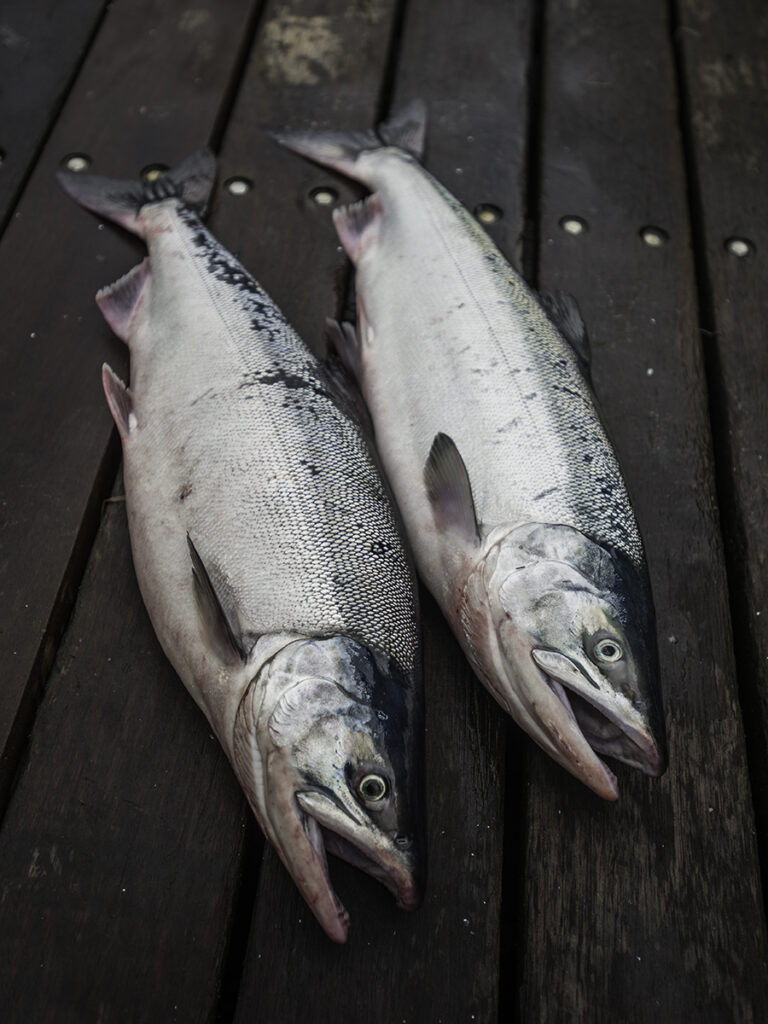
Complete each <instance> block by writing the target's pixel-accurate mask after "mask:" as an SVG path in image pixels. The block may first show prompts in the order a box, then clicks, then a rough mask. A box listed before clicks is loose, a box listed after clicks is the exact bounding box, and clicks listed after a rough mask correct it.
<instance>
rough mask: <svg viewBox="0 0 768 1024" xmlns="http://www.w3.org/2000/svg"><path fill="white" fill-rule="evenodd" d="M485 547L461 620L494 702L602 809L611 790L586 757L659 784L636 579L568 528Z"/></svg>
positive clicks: (648, 656)
mask: <svg viewBox="0 0 768 1024" xmlns="http://www.w3.org/2000/svg"><path fill="white" fill-rule="evenodd" d="M489 540H490V547H489V550H488V552H487V554H486V556H485V558H483V559H482V560H481V561H480V562H479V563H478V565H477V566H476V568H475V570H474V571H473V573H471V574H470V576H469V579H468V580H467V584H466V586H465V588H464V600H463V603H462V612H461V614H462V624H463V627H464V629H465V633H466V636H467V641H468V644H469V646H470V648H471V649H472V651H473V656H474V659H475V660H476V661H478V662H480V663H481V664H485V665H488V666H490V667H491V671H490V673H488V672H486V681H487V683H488V685H489V686H490V687H491V689H492V690H493V692H494V693H495V694H496V696H497V699H499V700H500V702H501V703H502V704H504V705H505V706H506V707H507V708H508V710H509V711H510V713H511V714H512V715H513V716H514V717H515V718H516V720H517V721H518V722H519V723H520V724H521V725H522V726H523V728H525V729H526V731H527V732H529V733H530V734H531V736H533V738H534V739H535V740H536V741H537V742H538V743H539V744H540V746H542V747H543V748H544V749H545V750H546V751H547V752H548V753H549V754H550V755H551V756H552V757H554V758H555V760H557V761H558V762H559V763H560V764H562V765H563V766H564V767H565V768H567V769H568V770H569V771H571V772H572V773H573V774H574V775H576V776H577V777H579V778H581V779H582V781H584V782H585V783H586V784H587V785H589V786H590V787H591V788H592V789H594V790H595V792H597V793H599V794H600V795H601V796H603V797H605V798H606V799H616V797H617V796H618V790H617V788H616V781H615V777H614V776H613V773H612V772H611V771H610V770H609V769H608V767H607V766H606V765H605V764H604V763H603V762H602V760H601V759H600V758H599V757H597V756H596V755H597V754H604V755H607V756H609V757H612V758H615V759H616V760H618V761H622V762H623V763H625V764H628V765H631V766H632V767H635V768H639V769H640V770H641V771H643V772H645V773H646V774H648V775H660V774H661V773H662V772H663V771H664V768H665V754H664V729H663V720H662V716H661V710H660V702H659V697H658V656H657V650H656V633H655V621H654V614H653V606H652V602H651V597H650V589H649V585H648V581H647V579H646V578H645V576H644V574H643V573H642V572H641V571H640V570H639V569H638V568H637V567H636V566H634V565H633V564H632V563H631V562H630V561H629V559H627V558H626V557H625V556H623V555H621V554H620V553H618V552H609V551H607V550H606V549H605V548H604V547H602V546H601V545H599V544H597V543H595V542H594V541H593V540H591V539H590V538H588V537H586V536H584V534H582V533H580V532H579V531H578V530H576V529H574V528H573V527H570V526H562V525H550V524H540V523H532V524H526V525H524V526H521V527H518V528H516V529H513V530H511V531H506V532H505V531H504V530H500V531H497V539H496V540H495V543H494V538H493V535H491V537H490V538H489ZM489 674H490V677H491V678H490V679H488V675H489Z"/></svg>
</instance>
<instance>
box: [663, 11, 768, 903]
mask: <svg viewBox="0 0 768 1024" xmlns="http://www.w3.org/2000/svg"><path fill="white" fill-rule="evenodd" d="M678 7H679V16H680V26H679V30H678V33H677V39H678V41H679V45H680V48H681V53H682V57H683V70H684V93H685V96H686V99H687V114H688V123H689V127H690V135H689V138H690V146H691V150H690V156H691V161H692V167H693V172H694V177H695V187H696V194H697V199H698V212H699V221H698V228H699V233H698V235H697V239H698V241H699V243H700V246H699V247H700V251H701V254H702V257H703V261H702V264H701V266H700V276H701V281H700V284H701V288H702V292H703V305H704V307H705V308H704V317H705V321H706V322H705V324H704V326H705V327H706V329H707V333H706V334H705V336H704V345H705V351H706V353H707V355H708V357H709V364H708V369H709V370H710V371H711V372H710V385H711V387H712V392H713V393H712V406H713V412H714V417H715V428H716V437H715V441H716V448H715V451H716V454H717V456H718V467H717V468H718V481H719V485H720V486H719V497H720V505H721V511H722V516H723V526H724V532H725V539H726V554H727V556H728V562H729V566H728V568H729V577H730V584H731V603H732V606H733V624H734V636H735V641H736V662H737V666H738V669H739V677H740V681H741V698H742V703H743V705H744V708H745V712H746V714H745V722H746V725H747V730H748V731H747V735H748V740H749V752H750V768H751V772H752V789H753V793H754V795H755V800H756V808H757V812H758V825H759V838H760V840H761V843H762V847H763V863H764V864H765V863H766V846H765V844H766V843H768V577H767V576H766V572H765V567H766V565H768V542H767V541H766V531H765V510H766V508H768V415H767V414H766V409H767V406H766V399H765V387H766V381H768V349H766V345H765V338H766V333H767V332H768V313H767V312H766V299H765V288H766V272H765V259H766V253H768V210H767V209H766V204H765V174H766V170H768V138H766V132H765V126H766V124H768V67H767V66H766V60H765V53H766V46H768V17H766V12H765V9H764V6H763V5H762V4H758V3H755V2H752V0H740V2H738V3H731V4H728V5H727V7H726V6H722V7H721V6H719V5H701V4H694V3H690V2H683V3H681V4H679V5H678ZM739 243H744V244H746V249H747V251H746V254H745V255H739V253H741V252H742V249H741V248H739ZM764 870H765V868H764ZM766 883H768V877H766V876H765V875H764V878H763V884H764V886H765V885H766Z"/></svg>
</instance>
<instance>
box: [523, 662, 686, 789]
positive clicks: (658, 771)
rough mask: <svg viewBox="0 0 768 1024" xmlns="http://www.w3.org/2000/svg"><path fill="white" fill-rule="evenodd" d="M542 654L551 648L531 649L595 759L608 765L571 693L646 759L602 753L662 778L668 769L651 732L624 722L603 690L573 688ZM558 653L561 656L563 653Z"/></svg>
mask: <svg viewBox="0 0 768 1024" xmlns="http://www.w3.org/2000/svg"><path fill="white" fill-rule="evenodd" d="M541 653H543V654H547V653H549V650H548V649H547V648H536V647H534V648H533V649H532V650H531V657H532V659H533V661H534V662H535V664H536V667H537V668H538V670H539V671H540V672H541V673H542V675H543V676H544V679H545V680H546V682H547V684H548V685H549V687H550V689H552V691H553V692H554V693H555V694H556V695H557V697H558V698H559V700H560V701H561V703H562V704H563V705H564V707H565V708H566V710H567V711H568V714H569V715H570V717H571V719H572V720H573V722H574V724H575V726H576V728H578V730H579V731H580V732H581V734H582V736H583V738H584V741H585V742H586V743H587V744H589V746H590V748H591V749H592V751H593V753H594V754H595V757H596V758H597V759H598V760H599V761H600V763H601V764H604V762H603V760H602V758H600V757H599V755H598V753H597V749H596V745H599V744H600V739H599V737H596V736H590V734H589V733H588V732H586V731H585V729H584V727H583V725H582V724H581V722H579V720H578V717H577V715H576V713H575V711H574V710H573V706H572V704H571V700H570V699H569V698H568V692H570V693H571V694H573V695H575V696H576V697H577V698H578V699H580V700H582V701H584V702H585V703H586V704H589V705H590V706H591V707H593V708H594V709H595V710H596V711H598V712H599V713H600V714H601V715H602V716H603V717H604V718H605V719H607V720H608V721H609V722H611V723H612V724H613V725H614V726H615V727H616V728H617V729H618V730H619V733H620V734H621V735H622V736H625V737H626V738H627V739H629V740H630V742H631V743H633V744H634V745H635V747H637V748H638V750H639V751H640V752H641V754H642V755H643V756H642V758H638V759H636V760H632V761H630V760H628V759H626V757H621V756H620V755H619V754H618V753H616V754H611V752H610V751H606V750H601V751H600V753H603V754H607V756H609V757H611V756H614V757H616V758H617V760H620V761H622V763H624V764H628V765H629V766H630V767H634V768H638V769H640V771H642V772H644V773H645V774H646V775H650V776H652V777H658V776H659V775H662V774H663V772H664V770H665V768H666V764H665V759H664V755H663V753H662V751H661V749H660V747H659V745H658V743H657V742H656V740H655V739H654V737H653V736H652V735H651V733H650V732H648V731H642V730H641V729H639V728H637V727H636V726H633V725H632V724H631V723H628V722H626V721H624V720H623V719H622V718H621V716H620V714H619V713H618V712H615V711H613V710H612V709H611V708H610V707H609V706H608V705H607V704H606V702H605V701H600V700H599V696H598V695H599V693H600V691H599V690H597V691H596V693H595V694H593V693H592V692H591V691H588V690H586V689H584V690H579V689H576V688H575V687H574V686H573V685H571V683H570V682H569V680H568V679H565V678H563V677H562V676H556V675H554V674H553V673H552V672H551V670H550V666H549V665H544V664H542V662H541V660H540V658H539V657H537V655H539V654H541ZM557 653H558V654H560V653H561V652H557ZM562 657H566V658H567V655H562ZM567 660H568V661H569V662H570V664H571V665H573V666H574V668H576V669H577V670H578V672H579V673H580V675H581V676H582V677H584V672H583V670H582V669H581V667H580V666H579V665H578V663H577V662H575V661H573V659H571V658H567ZM585 678H587V677H585ZM587 681H588V682H590V684H591V681H590V680H589V679H588V678H587ZM606 769H607V770H609V771H610V769H608V768H607V766H606Z"/></svg>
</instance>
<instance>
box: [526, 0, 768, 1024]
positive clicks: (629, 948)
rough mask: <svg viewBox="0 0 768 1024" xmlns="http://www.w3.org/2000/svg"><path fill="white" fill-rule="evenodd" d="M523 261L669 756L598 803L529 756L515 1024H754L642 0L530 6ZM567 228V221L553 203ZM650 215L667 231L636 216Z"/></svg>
mask: <svg viewBox="0 0 768 1024" xmlns="http://www.w3.org/2000/svg"><path fill="white" fill-rule="evenodd" d="M545 46H546V63H545V66H546V78H545V82H544V99H545V102H544V109H543V111H542V118H543V158H542V189H543V191H542V202H541V211H542V213H541V232H542V245H541V261H540V277H541V283H542V285H543V286H544V287H545V288H547V289H550V288H553V287H561V288H565V289H566V290H569V291H571V292H573V293H574V294H575V295H576V296H577V298H578V299H579V302H580V304H581V306H582V309H583V312H584V315H585V320H586V322H587V324H588V326H589V328H590V333H591V337H592V346H593V353H594V379H595V386H596V391H597V393H598V395H599V397H600V400H601V403H602V405H603V407H604V411H605V415H606V419H607V422H608V427H609V429H610V432H611V435H612V436H613V438H614V440H615V442H616V446H617V449H618V451H619V455H620V458H621V460H622V465H623V466H624V468H625V473H626V477H627V480H628V483H629V486H630V490H631V492H632V493H633V495H634V498H635V504H636V509H637V512H638V518H639V520H640V524H641V527H642V530H643V533H644V536H645V539H646V544H647V549H648V556H649V562H650V566H651V574H652V580H653V587H654V593H655V599H656V606H657V615H658V623H659V638H660V649H661V650H660V653H661V666H662V678H663V687H664V693H665V698H666V708H667V727H668V733H669V742H670V768H669V771H668V773H667V775H666V776H665V777H664V779H663V780H661V781H651V780H647V779H645V778H643V777H641V776H639V775H637V774H634V773H631V772H630V771H629V770H625V771H621V773H620V785H621V791H622V796H621V799H620V802H619V803H618V805H616V806H608V805H601V804H600V803H599V802H598V801H597V800H596V798H595V797H593V796H592V795H590V794H589V793H588V792H586V791H585V790H583V789H581V788H580V787H579V786H578V784H577V783H576V782H574V781H573V780H570V779H568V778H567V777H566V776H564V775H563V773H562V772H559V770H558V769H557V768H556V767H555V766H554V765H553V764H551V763H548V762H546V760H545V758H544V757H543V756H542V755H541V754H540V753H539V752H538V751H535V750H533V749H532V750H531V751H530V756H529V771H530V778H531V788H530V793H529V800H528V813H527V822H526V828H527V831H528V847H527V856H526V877H525V891H526V903H527V910H526V915H527V916H526V927H525V940H524V941H525V949H526V954H525V970H524V986H523V991H522V997H521V1006H522V1016H523V1019H524V1020H525V1021H531V1022H537V1024H539V1022H546V1021H562V1020H590V1021H597V1022H599V1021H609V1020H610V1021H615V1020H621V1021H625V1022H628V1024H629V1022H631V1024H635V1022H650V1021H660V1020H670V1021H671V1020H696V1021H701V1022H715V1021H717V1022H725V1021H732V1020H738V1021H761V1020H765V1019H766V1015H767V1014H768V1009H767V1002H768V994H767V993H766V986H765V958H766V938H765V923H764V920H763V915H762V909H761V903H760V895H759V877H758V865H757V860H756V855H755V844H754V835H753V818H752V809H751V804H750V794H749V782H748V776H747V770H746V764H745V752H744V743H743V736H742V730H741V721H740V714H739V707H738V701H737V694H736V683H735V676H734V667H733V656H732V649H731V633H730V621H729V614H728V606H727V598H726V589H725V574H724V568H723V559H722V552H721V546H720V539H719V533H718V520H717V513H716V508H715V499H714V489H713V478H712V459H711V453H710V434H709V423H708V418H707V408H706V393H705V383H704V378H703V369H702V354H701V349H700V344H699V334H698V328H697V318H696V306H695V290H694V280H693V268H692V263H691V254H690V237H689V226H688V222H687V214H686V198H685V180H684V173H683V166H682V153H681V142H680V138H679V133H678V129H677V105H676V96H675V83H674V75H673V63H672V53H671V41H670V39H669V37H668V33H667V8H666V4H664V3H661V2H655V3H648V2H645V0H631V2H627V3H624V4H621V5H616V4H611V3H608V2H604V0H568V2H566V0H556V2H553V3H551V4H550V5H549V8H548V11H547V18H546V39H545ZM569 215H576V216H580V217H582V218H584V219H585V221H586V222H587V223H588V230H587V231H584V232H582V233H581V234H578V235H569V234H568V232H566V231H563V230H562V229H561V227H560V226H559V223H560V221H561V218H563V217H567V216H569ZM649 225H652V226H654V227H657V228H661V229H663V231H664V232H666V233H667V235H668V238H669V241H668V243H667V244H666V245H660V246H655V247H654V246H650V245H647V244H645V243H644V242H643V240H642V239H641V237H640V231H641V229H642V228H643V227H645V226H649Z"/></svg>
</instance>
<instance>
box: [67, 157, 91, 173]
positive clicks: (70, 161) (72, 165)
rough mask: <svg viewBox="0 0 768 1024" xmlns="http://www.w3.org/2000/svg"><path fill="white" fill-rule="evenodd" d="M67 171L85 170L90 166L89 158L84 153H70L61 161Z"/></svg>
mask: <svg viewBox="0 0 768 1024" xmlns="http://www.w3.org/2000/svg"><path fill="white" fill-rule="evenodd" d="M61 164H62V167H66V169H67V170H68V171H77V172H80V171H85V170H87V169H88V168H89V167H90V166H91V158H90V157H89V156H87V155H86V154H85V153H70V154H69V156H65V157H64V159H63V160H62V161H61Z"/></svg>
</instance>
